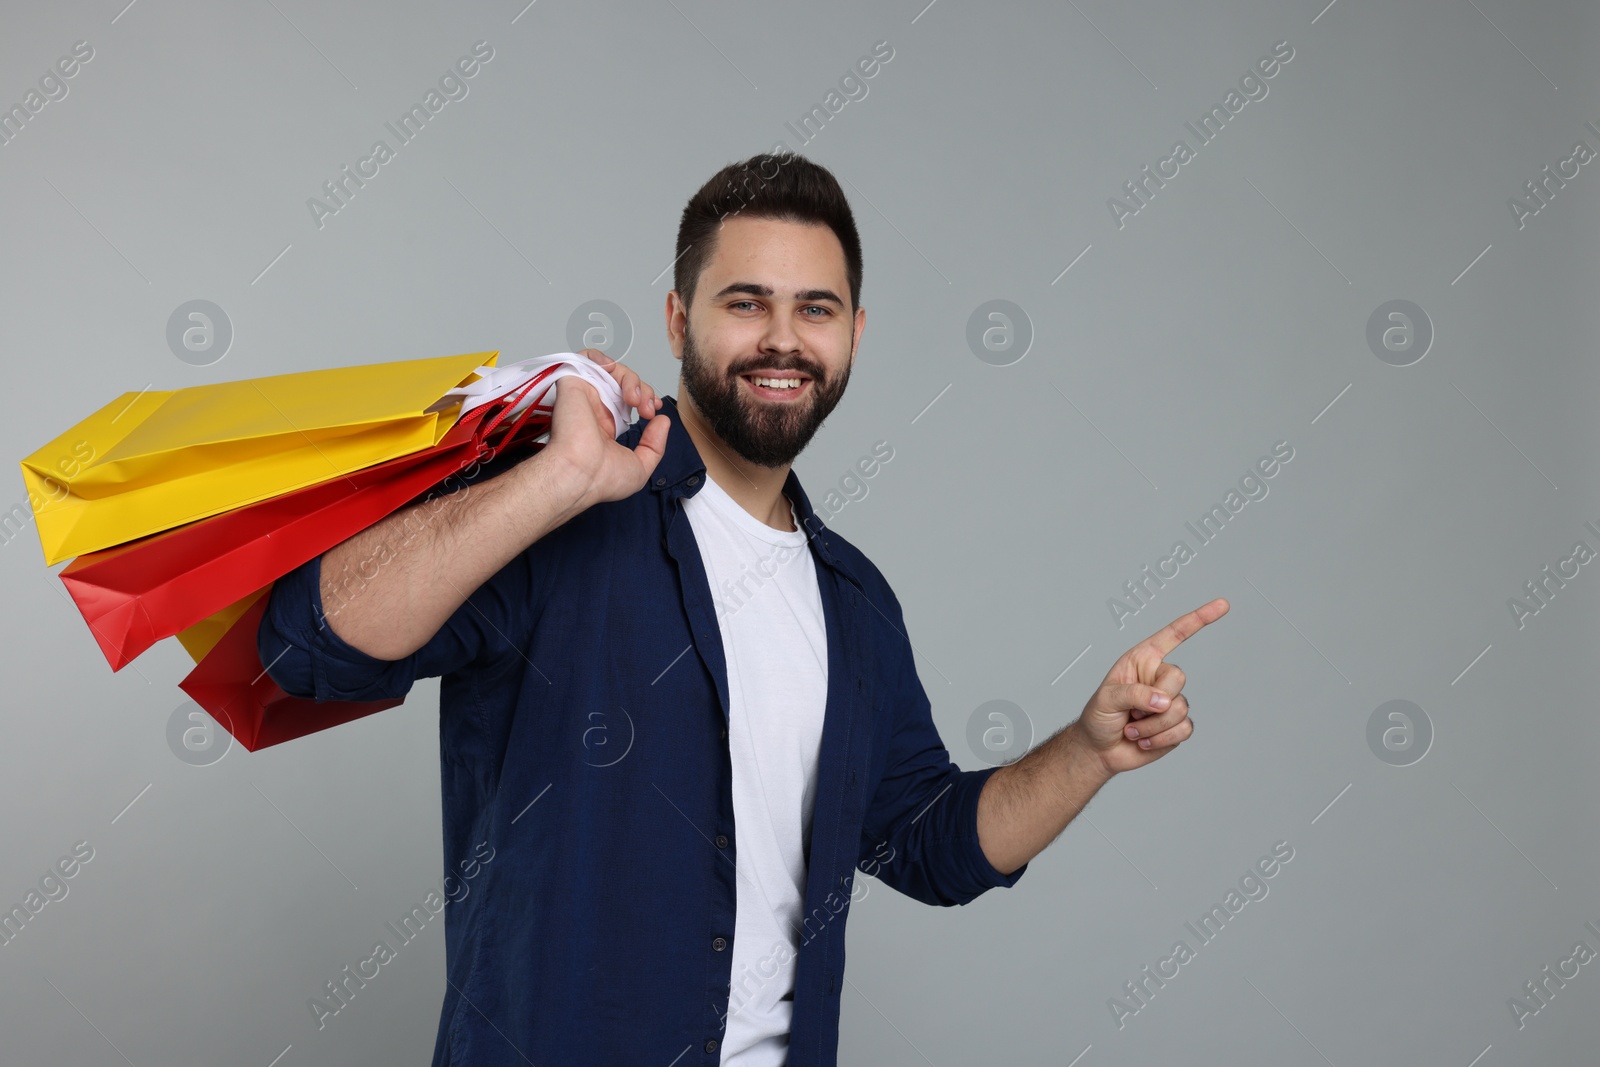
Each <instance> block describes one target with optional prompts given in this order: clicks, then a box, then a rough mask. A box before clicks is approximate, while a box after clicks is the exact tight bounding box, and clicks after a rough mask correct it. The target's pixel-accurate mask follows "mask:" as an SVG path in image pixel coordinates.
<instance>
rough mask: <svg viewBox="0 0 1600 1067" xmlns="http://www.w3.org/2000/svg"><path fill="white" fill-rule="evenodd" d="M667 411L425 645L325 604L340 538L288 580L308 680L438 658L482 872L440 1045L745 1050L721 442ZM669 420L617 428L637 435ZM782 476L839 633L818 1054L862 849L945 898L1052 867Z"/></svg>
mask: <svg viewBox="0 0 1600 1067" xmlns="http://www.w3.org/2000/svg"><path fill="white" fill-rule="evenodd" d="M662 410H663V411H664V412H665V413H666V414H667V415H669V416H671V419H672V422H671V428H670V432H669V434H668V437H667V446H666V451H665V454H664V456H663V457H662V459H661V462H660V463H659V464H658V465H657V467H656V470H655V471H654V473H653V475H652V476H651V478H650V480H649V482H648V483H647V484H646V485H645V487H644V488H642V489H640V490H639V491H638V492H636V493H634V494H633V495H631V496H629V497H626V498H625V499H622V500H616V501H611V502H608V503H603V504H598V505H595V506H594V507H591V508H589V509H588V510H586V511H584V512H583V513H582V514H580V515H578V516H576V517H575V518H573V519H571V520H570V521H568V522H567V523H565V524H564V525H562V526H560V527H558V528H557V529H555V530H553V531H551V532H550V533H549V534H547V535H546V536H545V537H543V538H541V539H540V540H539V541H537V542H535V543H534V544H533V545H531V546H530V547H529V548H528V549H527V550H526V551H524V552H523V553H521V554H520V555H518V556H517V557H515V558H514V559H512V560H511V561H510V562H509V563H507V564H506V566H505V567H504V568H502V569H501V570H500V571H499V572H498V573H497V574H495V575H494V576H493V577H492V578H490V579H489V580H488V581H487V582H485V583H484V584H483V585H482V586H480V587H479V588H478V589H477V590H476V591H475V592H473V593H472V595H471V596H470V597H468V599H467V602H466V603H464V604H463V605H462V606H461V607H460V608H459V609H458V610H457V611H456V612H455V614H454V615H452V616H451V618H450V619H449V620H448V621H447V622H446V623H445V624H444V626H443V627H441V628H440V630H439V631H438V633H436V634H435V635H434V636H433V637H432V638H431V639H430V640H429V641H428V643H427V644H426V645H424V646H423V647H422V648H420V649H418V650H417V651H416V652H414V653H413V654H411V655H409V656H407V657H406V658H404V659H401V660H394V661H388V660H379V659H374V658H373V657H370V656H367V655H365V654H363V653H361V652H359V651H357V650H356V649H355V648H353V647H352V646H350V645H349V644H347V643H346V642H345V641H343V640H342V639H341V638H340V637H339V635H338V634H336V633H335V632H334V631H333V629H332V628H331V626H329V625H328V624H327V623H326V622H325V620H324V619H323V611H324V608H323V605H322V602H321V597H320V595H319V590H318V586H319V580H320V569H321V560H320V557H319V558H318V559H313V560H311V561H309V562H307V563H306V564H304V565H303V566H301V567H299V568H297V569H296V570H294V571H292V572H291V573H289V574H288V575H286V576H284V577H283V578H281V579H280V580H279V581H278V582H277V583H276V584H275V585H274V586H273V589H272V594H271V599H270V602H269V606H268V609H267V612H266V614H265V616H264V617H263V619H262V623H261V628H260V630H259V631H258V649H259V652H260V655H261V662H262V663H264V664H270V665H271V666H270V675H271V677H272V679H273V680H274V681H275V682H277V683H278V685H279V686H281V687H282V688H283V689H284V690H285V691H286V692H288V693H290V694H292V695H295V696H301V697H314V698H315V699H316V700H319V701H323V700H372V699H378V698H382V697H400V696H403V695H404V694H405V693H406V692H407V691H409V690H410V688H411V686H412V684H413V683H414V682H415V681H416V679H418V678H428V677H434V676H438V677H439V678H440V690H439V763H440V772H441V775H442V809H443V824H444V859H445V870H446V873H447V875H454V876H456V877H457V878H459V877H460V873H459V871H458V870H457V867H458V865H459V863H466V862H471V863H475V864H479V866H477V867H475V868H474V869H473V873H474V875H475V877H474V881H473V883H472V886H473V889H474V891H473V892H471V893H469V894H467V895H466V896H464V897H462V898H461V899H460V901H459V902H458V903H454V904H452V906H450V907H448V908H446V909H445V916H446V918H445V951H446V962H447V974H448V979H449V982H448V986H447V991H446V993H445V997H444V1006H443V1012H442V1015H441V1018H440V1020H439V1030H438V1035H437V1039H436V1043H435V1047H434V1056H433V1064H434V1067H444V1065H456V1067H461V1065H466V1064H470V1065H474V1067H478V1065H483V1067H487V1065H490V1064H508V1065H509V1064H518V1065H521V1064H525V1063H527V1062H529V1061H531V1062H533V1063H535V1064H540V1065H543V1064H551V1063H560V1064H605V1065H608V1067H609V1065H616V1064H657V1065H660V1067H666V1065H667V1064H674V1065H675V1067H700V1065H715V1064H717V1063H719V1061H720V1058H721V1043H722V1036H723V1030H724V1023H725V1020H726V1016H727V1012H728V1005H729V996H730V980H731V973H732V960H733V952H732V944H733V933H734V904H735V897H734V894H735V889H736V881H735V861H736V857H735V855H734V840H735V835H734V824H733V795H732V764H731V762H730V756H729V749H728V712H727V709H728V672H727V666H726V663H725V661H724V658H723V649H722V640H721V633H720V630H719V623H718V619H717V613H716V609H715V604H714V602H713V600H712V593H711V589H710V586H709V583H708V582H707V579H706V575H705V569H704V566H703V564H702V562H701V556H700V550H699V548H698V546H697V545H696V542H695V539H694V535H693V532H692V530H691V527H690V522H689V518H688V516H687V515H686V514H685V513H684V508H683V500H684V498H685V497H689V496H693V495H694V494H695V493H696V492H697V491H698V490H699V489H700V487H701V486H703V485H704V484H705V476H706V468H705V464H704V463H703V462H702V461H701V459H700V456H699V453H698V452H697V451H696V449H695V447H694V442H693V440H692V439H691V438H690V437H689V434H688V431H687V430H685V429H684V428H683V421H682V419H681V418H680V417H679V415H678V409H677V406H676V404H675V403H674V401H673V399H672V398H671V397H664V398H662ZM644 425H645V420H643V419H639V420H638V421H636V422H635V423H634V424H633V425H632V426H631V427H629V429H628V430H627V431H625V432H624V433H623V434H622V435H621V436H620V437H618V438H617V440H619V441H620V442H622V443H623V444H625V445H628V446H629V447H633V446H634V445H636V444H637V443H638V440H639V435H640V434H641V433H642V432H643V428H644ZM515 458H521V457H511V456H506V457H502V458H501V460H498V461H496V463H493V464H489V465H486V466H484V467H483V468H481V469H480V470H479V471H478V472H476V475H475V477H493V476H495V475H497V474H499V473H501V471H503V470H504V469H506V468H507V467H508V466H509V465H510V462H511V461H513V460H514V459H515ZM783 492H784V495H785V496H787V497H788V499H789V500H790V501H791V502H792V503H793V504H794V506H795V513H796V514H797V515H798V516H799V517H800V519H801V521H802V524H803V527H804V529H805V530H806V531H807V533H808V535H809V536H808V544H809V546H810V550H811V553H812V556H813V558H814V560H815V562H816V574H817V581H818V585H819V587H820V593H821V599H822V606H823V614H824V618H825V621H826V629H827V641H828V688H827V703H826V707H825V713H824V720H823V729H822V743H821V751H820V755H819V760H818V767H817V788H816V801H815V804H816V806H815V809H814V812H813V822H812V829H811V835H810V839H809V841H807V842H806V849H805V854H806V863H807V873H806V882H805V900H804V914H805V919H804V922H803V928H802V929H800V930H798V931H796V936H797V939H798V941H799V949H798V960H797V962H796V964H795V966H796V971H795V990H794V1006H793V1015H792V1017H791V1020H790V1045H789V1054H788V1060H787V1063H788V1065H789V1067H814V1065H824V1064H830V1065H831V1064H833V1063H835V1062H836V1052H837V1046H838V1036H839V1003H840V1000H839V996H840V991H841V986H842V984H843V975H844V963H845V920H846V918H847V917H848V916H849V911H850V902H851V897H852V892H853V891H852V883H853V879H854V877H855V875H856V874H857V873H858V871H859V872H862V873H867V874H871V875H873V876H875V877H877V878H879V879H880V880H882V881H883V882H885V883H886V884H888V885H890V886H892V887H894V888H895V889H897V890H899V891H900V892H902V893H905V894H906V895H908V896H910V897H913V898H915V899H916V900H920V901H922V902H924V903H927V904H937V905H944V906H948V905H953V904H965V903H967V902H968V901H970V900H972V899H973V898H975V897H977V896H978V894H980V893H982V892H984V891H985V890H987V889H989V888H991V887H993V886H1007V887H1009V886H1011V885H1013V884H1015V882H1016V881H1017V879H1019V878H1020V877H1022V874H1023V872H1024V871H1025V870H1027V867H1026V865H1024V866H1023V867H1021V868H1018V869H1017V870H1015V871H1013V872H1011V873H1010V874H1009V875H1004V874H1001V873H1000V872H999V871H997V870H996V869H995V868H994V866H993V865H992V864H990V863H989V861H988V859H987V858H986V857H985V856H984V853H983V851H982V849H981V848H980V847H979V844H978V828H977V810H978V794H979V792H980V790H982V788H983V784H984V782H985V781H986V780H987V779H988V777H989V775H991V774H993V773H994V771H995V770H996V769H997V768H994V767H985V768H982V769H980V770H974V771H963V770H961V769H960V768H959V767H957V766H956V765H955V764H953V763H952V762H951V759H950V755H949V752H948V751H947V750H946V748H945V746H944V744H943V742H942V741H941V740H940V737H939V734H938V731H937V730H936V729H935V727H934V724H933V720H932V718H931V716H930V708H929V703H928V697H927V695H926V693H925V692H924V690H923V687H922V684H921V682H920V680H919V679H918V677H917V672H916V669H915V667H914V665H913V663H912V651H911V645H910V642H909V640H908V639H907V636H906V631H905V621H904V618H903V616H902V614H901V609H900V603H899V601H898V600H896V599H895V595H894V593H893V592H892V591H891V590H890V588H889V585H888V583H887V582H886V581H885V580H884V577H883V575H882V574H881V573H879V571H878V569H877V568H876V567H875V566H873V564H872V563H871V562H870V561H869V560H868V559H867V558H866V556H864V555H863V554H862V553H861V552H860V551H859V550H858V549H857V548H855V547H854V546H853V545H851V544H850V543H848V542H847V541H845V539H844V538H842V537H840V536H839V535H838V533H836V532H835V531H833V530H831V529H828V528H827V527H826V526H824V525H823V522H822V520H821V518H820V517H819V516H817V515H816V513H815V512H814V511H813V510H812V508H811V505H810V502H809V501H808V500H807V498H806V495H805V493H804V492H803V491H802V490H801V488H800V482H799V479H798V477H797V476H796V475H795V473H794V471H793V470H792V469H791V470H790V472H789V476H788V479H787V480H786V481H785V483H784V488H783ZM485 843H486V844H485ZM485 857H488V859H487V861H485Z"/></svg>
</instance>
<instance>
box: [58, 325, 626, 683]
mask: <svg viewBox="0 0 1600 1067" xmlns="http://www.w3.org/2000/svg"><path fill="white" fill-rule="evenodd" d="M578 358H580V359H581V358H583V357H578ZM554 376H555V372H554V370H549V371H546V373H545V374H544V375H543V376H535V377H534V378H533V379H530V380H528V381H526V382H524V383H522V385H521V386H519V388H518V390H517V391H516V392H515V393H513V394H510V395H503V396H501V397H499V398H496V400H495V402H493V403H490V404H487V405H484V406H481V407H478V408H475V409H474V410H473V411H471V412H469V413H468V414H467V415H465V416H463V417H462V418H461V419H460V420H458V421H457V422H456V423H455V425H453V426H452V427H451V428H450V430H449V431H448V432H447V433H446V434H445V436H444V437H443V438H442V439H441V440H440V442H439V443H438V444H437V445H435V446H434V447H432V448H428V449H423V450H422V451H420V452H413V453H411V454H409V455H405V456H401V457H399V458H398V459H393V460H390V461H388V462H386V463H381V464H378V465H377V466H373V467H366V468H363V469H361V470H358V471H353V472H351V473H350V474H347V475H342V476H339V477H335V478H332V479H329V480H328V481H325V482H319V483H317V484H315V485H311V486H308V487H306V488H304V489H299V490H296V491H295V492H292V493H287V494H284V495H282V496H277V497H272V498H269V499H267V500H263V501H259V502H258V503H255V504H251V505H247V506H245V507H242V508H235V509H233V510H231V511H225V512H223V513H222V514H220V515H214V516H212V517H210V518H207V519H202V520H200V521H198V522H192V523H188V524H186V525H184V526H180V527H177V528H176V529H172V530H167V531H165V532H163V533H159V534H154V535H152V536H150V537H145V538H141V539H139V540H137V541H133V542H130V543H128V544H125V545H118V546H116V547H113V548H109V549H104V550H102V551H99V552H92V553H89V554H87V555H83V556H79V557H78V558H77V559H75V560H73V561H72V562H71V563H69V564H68V565H67V566H66V567H65V568H63V569H62V570H61V572H60V578H61V581H62V583H63V584H64V585H65V586H66V587H67V592H68V593H69V594H70V595H71V596H72V600H73V602H74V603H75V604H76V605H77V606H78V610H79V612H80V613H81V614H82V615H83V618H84V621H85V622H87V623H88V624H89V628H90V632H91V633H93V635H94V638H95V641H96V643H98V644H99V646H100V650H101V652H102V653H104V654H105V657H106V660H107V662H109V663H110V664H111V669H112V670H114V671H115V670H121V669H122V667H124V666H125V665H127V664H128V663H129V662H130V661H131V660H133V659H134V658H135V657H136V656H138V655H139V654H141V653H142V652H144V651H145V650H146V649H148V648H149V647H150V646H151V645H153V644H155V643H156V642H157V641H160V640H162V639H163V638H166V637H171V636H173V635H177V636H178V637H179V640H180V642H182V643H183V645H184V647H185V648H188V649H189V651H190V653H191V654H193V655H194V657H195V659H197V660H198V659H200V657H201V656H202V655H204V652H205V650H206V649H209V648H210V647H211V644H213V643H215V640H216V638H217V637H220V636H221V632H222V631H223V630H225V629H226V628H227V626H228V625H229V624H231V623H232V622H233V621H234V619H235V618H236V617H237V615H238V613H239V612H240V611H242V610H243V609H244V607H245V606H247V603H246V602H245V601H244V599H243V598H245V597H246V596H247V595H248V594H250V593H251V592H252V591H255V590H259V589H261V588H262V587H263V586H265V585H267V584H268V583H270V582H272V581H273V580H274V579H276V578H279V577H281V576H283V575H285V574H287V573H288V572H289V571H291V570H293V569H294V568H296V567H298V566H300V565H301V564H302V563H304V562H305V561H306V560H309V559H311V558H312V557H314V556H318V555H321V554H322V553H323V552H326V551H327V550H328V549H330V548H332V547H334V546H335V545H337V544H339V543H340V542H342V541H344V540H346V539H347V538H349V537H351V536H353V535H355V534H357V533H359V532H360V531H362V530H364V529H366V528H367V527H368V526H371V525H373V524H374V523H376V522H378V521H379V520H381V519H383V518H384V517H386V516H387V515H389V514H390V513H391V512H393V511H395V510H397V509H398V508H400V507H402V506H403V505H405V504H407V503H409V502H410V501H411V500H413V499H415V498H416V497H417V496H419V495H420V494H422V493H424V492H426V491H427V490H428V489H430V488H432V487H434V486H439V485H441V484H442V485H443V488H445V489H446V490H453V489H454V488H456V487H455V486H453V485H450V484H449V482H450V479H451V476H452V475H454V474H458V473H461V472H466V471H468V470H469V469H470V468H471V467H473V465H474V464H483V463H488V462H489V461H490V460H492V459H494V458H496V457H497V456H498V455H500V454H501V453H502V452H504V451H506V450H508V449H514V448H520V447H521V446H524V445H531V444H532V442H533V441H534V440H535V439H536V437H537V436H538V435H541V434H543V433H545V432H546V431H547V429H548V425H549V419H548V416H541V415H540V411H541V409H542V408H544V407H545V405H544V404H542V403H540V400H539V398H540V397H541V396H542V395H543V392H542V391H541V387H543V389H544V390H548V389H549V388H550V383H551V382H552V380H553V377H554ZM612 385H613V387H615V386H616V382H615V380H612ZM620 395H621V394H620V390H618V394H617V396H618V399H619V401H620ZM518 408H520V409H521V410H520V411H519V412H518V414H517V415H516V417H515V418H508V416H510V415H511V413H512V411H514V410H517V409H518ZM229 605H233V606H234V608H235V611H234V614H233V615H218V613H219V612H222V611H223V609H225V608H227V607H228V606H229ZM203 622H204V623H207V624H208V626H200V624H201V623H203ZM191 627H196V629H195V631H194V632H193V633H190V632H189V629H190V628H191ZM208 634H209V635H211V636H210V640H209V641H208V640H206V636H207V635H208ZM197 648H198V649H199V650H200V651H198V652H197V651H196V649H197Z"/></svg>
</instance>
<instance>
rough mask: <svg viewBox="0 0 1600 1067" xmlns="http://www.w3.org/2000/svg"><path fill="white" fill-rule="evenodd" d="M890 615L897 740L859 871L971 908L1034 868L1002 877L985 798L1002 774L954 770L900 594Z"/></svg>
mask: <svg viewBox="0 0 1600 1067" xmlns="http://www.w3.org/2000/svg"><path fill="white" fill-rule="evenodd" d="M885 610H886V614H888V615H889V616H890V617H891V618H892V619H893V620H894V622H895V626H896V630H897V633H898V641H897V645H898V646H899V647H897V650H896V653H897V654H896V655H894V656H893V657H891V662H892V663H893V664H894V666H893V667H892V668H891V671H890V676H889V678H888V679H887V681H888V683H889V685H890V690H889V697H888V699H889V701H890V706H891V707H892V708H893V709H894V723H893V733H892V735H891V736H890V739H889V742H888V753H887V756H886V763H885V770H884V774H883V777H882V779H880V780H879V783H878V787H877V790H876V791H875V793H874V795H873V798H872V800H871V802H870V806H869V807H868V809H867V812H866V817H865V819H864V820H863V822H862V835H861V851H860V857H859V866H860V867H861V868H862V869H863V870H864V871H866V872H867V873H869V874H873V875H875V876H876V877H878V878H879V879H881V880H882V881H883V882H885V883H886V884H888V885H889V886H891V887H893V888H894V889H896V890H898V891H900V892H901V893H904V894H906V895H907V896H909V897H912V898H914V899H916V900H920V901H922V902H923V903H925V904H937V905H940V906H944V907H948V906H950V905H953V904H966V903H968V902H969V901H971V900H973V899H974V898H976V897H977V896H979V895H980V894H982V893H983V892H985V891H987V890H989V889H993V888H995V887H997V886H998V887H1005V888H1009V887H1011V886H1013V885H1015V884H1016V883H1017V880H1018V879H1020V878H1021V877H1022V874H1023V872H1024V871H1026V870H1027V869H1028V865H1027V864H1023V865H1022V866H1021V867H1018V868H1017V869H1016V870H1014V871H1012V872H1011V873H1010V874H1001V873H1000V872H999V871H998V870H996V869H995V867H994V865H993V864H992V863H990V862H989V858H988V856H986V855H985V854H984V851H983V847H982V845H981V844H980V843H979V840H978V796H979V794H980V793H982V792H983V786H984V783H985V782H987V781H988V780H989V776H990V775H991V774H993V773H994V772H995V771H997V770H999V768H998V767H985V768H983V769H982V770H974V771H964V770H962V769H961V768H960V767H958V766H957V765H956V764H954V763H952V762H951V760H950V753H949V750H948V749H946V748H945V745H944V742H943V741H942V740H941V739H940V737H939V731H938V729H937V728H936V727H935V726H934V723H933V715H932V708H931V706H930V705H929V702H928V695H927V692H926V691H925V690H924V689H923V686H922V682H921V680H920V679H919V678H918V677H917V673H916V667H915V664H914V663H913V662H912V653H911V644H910V641H909V640H908V639H906V638H905V636H904V634H905V625H904V619H903V617H902V616H901V614H900V605H899V603H898V602H897V601H895V600H894V597H893V594H892V593H891V594H889V596H888V605H887V606H886V609H885Z"/></svg>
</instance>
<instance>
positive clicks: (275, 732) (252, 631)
mask: <svg viewBox="0 0 1600 1067" xmlns="http://www.w3.org/2000/svg"><path fill="white" fill-rule="evenodd" d="M269 599H270V595H269V596H262V597H258V598H257V599H256V602H255V603H254V604H252V605H251V606H250V608H249V610H247V611H246V612H245V613H244V614H243V615H241V616H239V621H237V622H235V623H234V624H233V625H232V626H230V627H229V628H228V632H227V633H226V634H224V635H223V636H222V640H220V641H218V642H217V643H216V644H215V645H214V646H212V648H211V651H210V652H207V653H206V655H205V658H204V659H202V660H201V661H200V662H199V663H198V664H197V665H196V666H195V669H194V670H192V671H190V672H189V676H188V677H186V678H185V679H184V680H183V681H181V682H179V683H178V688H180V689H182V690H183V691H184V692H185V693H188V694H189V696H190V697H191V698H193V700H194V702H195V703H196V704H199V705H200V706H201V707H202V708H204V709H205V710H206V712H207V714H209V715H210V716H211V717H212V718H213V719H215V720H217V723H218V725H220V726H221V727H222V728H223V729H224V730H227V731H228V733H230V734H232V735H233V738H234V740H236V741H238V742H239V743H240V744H241V745H243V746H244V747H245V748H246V749H248V750H249V751H251V752H256V751H258V750H260V749H263V748H266V747H267V746H269V745H277V744H282V743H283V742H285V741H292V740H293V739H295V738H296V737H304V736H305V735H306V734H311V733H316V732H317V731H319V730H326V729H328V728H329V727H331V726H338V725H339V724H340V723H346V722H350V721H352V720H354V719H359V718H362V717H364V716H367V715H372V714H374V713H375V712H379V711H383V710H384V709H386V708H393V707H398V706H399V705H401V704H403V703H405V698H404V697H400V698H397V699H393V700H367V701H338V700H328V701H323V702H322V703H320V704H319V703H317V702H316V701H315V700H304V699H301V698H299V697H292V696H290V695H289V694H288V693H285V692H284V691H283V690H282V689H281V688H279V687H278V684H277V683H276V682H274V681H273V680H272V678H271V677H270V676H269V675H268V674H267V672H266V671H265V670H264V669H262V666H261V655H260V653H259V652H257V651H256V631H257V630H258V629H259V628H260V626H261V617H262V616H263V615H265V614H266V611H267V601H268V600H269Z"/></svg>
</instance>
